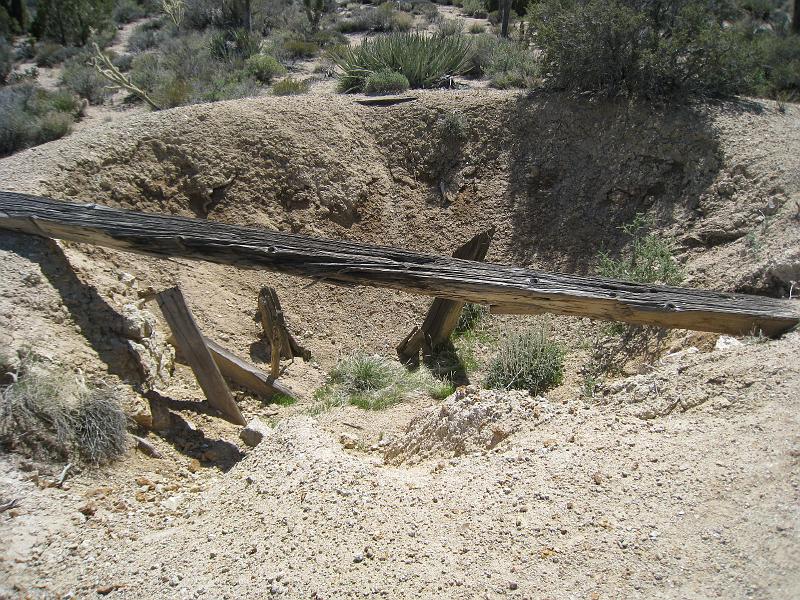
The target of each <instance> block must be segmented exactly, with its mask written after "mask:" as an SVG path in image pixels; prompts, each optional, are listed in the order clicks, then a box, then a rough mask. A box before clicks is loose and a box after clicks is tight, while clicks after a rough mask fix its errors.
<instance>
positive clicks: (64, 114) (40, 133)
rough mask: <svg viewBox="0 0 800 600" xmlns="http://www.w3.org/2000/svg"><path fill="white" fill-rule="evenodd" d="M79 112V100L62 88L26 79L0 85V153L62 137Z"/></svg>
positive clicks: (8, 152)
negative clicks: (49, 87) (55, 89)
mask: <svg viewBox="0 0 800 600" xmlns="http://www.w3.org/2000/svg"><path fill="white" fill-rule="evenodd" d="M80 111H81V105H80V101H79V100H78V99H77V98H76V97H75V96H73V95H72V94H70V93H69V92H66V91H59V92H48V91H46V90H44V89H42V88H40V87H38V86H37V85H35V84H34V83H30V82H27V83H21V84H19V85H10V86H7V87H3V88H0V155H2V156H5V155H7V154H11V153H12V152H16V151H17V150H22V149H24V148H29V147H31V146H35V145H37V144H42V143H45V142H49V141H52V140H55V139H58V138H60V137H63V136H64V135H66V134H67V133H69V131H70V129H71V126H72V122H73V121H74V120H75V118H77V117H78V116H79V115H80Z"/></svg>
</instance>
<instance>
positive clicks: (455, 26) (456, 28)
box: [436, 19, 464, 35]
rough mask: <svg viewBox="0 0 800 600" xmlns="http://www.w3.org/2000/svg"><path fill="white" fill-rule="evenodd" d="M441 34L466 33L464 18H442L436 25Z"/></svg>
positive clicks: (437, 31)
mask: <svg viewBox="0 0 800 600" xmlns="http://www.w3.org/2000/svg"><path fill="white" fill-rule="evenodd" d="M436 33H438V34H439V35H459V34H462V33H464V19H442V20H441V21H439V23H438V24H437V25H436Z"/></svg>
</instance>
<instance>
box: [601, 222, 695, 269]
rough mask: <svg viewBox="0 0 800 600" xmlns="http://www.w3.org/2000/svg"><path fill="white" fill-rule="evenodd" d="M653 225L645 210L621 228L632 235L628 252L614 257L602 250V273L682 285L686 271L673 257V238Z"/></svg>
mask: <svg viewBox="0 0 800 600" xmlns="http://www.w3.org/2000/svg"><path fill="white" fill-rule="evenodd" d="M651 228H652V221H651V220H649V219H648V218H647V217H646V216H645V215H644V214H642V213H639V214H637V215H636V216H635V217H634V218H633V220H632V221H631V222H630V223H626V224H624V225H622V226H621V227H620V229H621V230H622V232H623V233H624V234H625V235H626V236H628V237H629V238H630V243H629V245H628V252H627V255H625V256H620V257H619V258H612V257H611V256H610V255H609V254H608V253H607V252H600V254H599V255H598V259H599V267H598V273H599V274H600V275H601V276H603V277H610V278H612V279H622V280H624V281H633V282H637V283H661V284H665V285H677V284H679V283H680V282H681V281H682V280H683V271H682V270H681V268H680V266H679V265H678V263H677V262H676V261H675V258H674V257H673V245H672V241H671V240H669V239H667V238H664V237H662V236H660V235H658V234H656V233H652V232H651V231H650V229H651Z"/></svg>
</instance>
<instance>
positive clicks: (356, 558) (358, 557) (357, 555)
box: [353, 553, 364, 563]
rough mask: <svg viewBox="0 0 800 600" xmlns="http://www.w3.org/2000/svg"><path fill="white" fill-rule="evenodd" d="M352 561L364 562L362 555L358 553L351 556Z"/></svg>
mask: <svg viewBox="0 0 800 600" xmlns="http://www.w3.org/2000/svg"><path fill="white" fill-rule="evenodd" d="M353 562H354V563H360V562H364V555H363V554H360V553H359V554H356V555H355V556H353Z"/></svg>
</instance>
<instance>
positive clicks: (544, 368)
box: [486, 327, 565, 394]
mask: <svg viewBox="0 0 800 600" xmlns="http://www.w3.org/2000/svg"><path fill="white" fill-rule="evenodd" d="M564 355H565V352H564V350H563V349H562V348H561V346H559V345H558V344H556V343H554V342H552V341H550V340H549V339H548V338H547V331H546V330H545V328H544V327H540V328H538V329H530V330H527V331H523V332H514V333H511V334H509V335H508V337H507V338H506V339H505V340H503V342H502V343H501V344H500V347H499V349H498V353H497V356H496V357H495V358H494V359H493V360H492V362H491V363H490V364H489V370H488V376H487V378H486V385H487V386H488V387H491V388H495V389H505V390H508V389H516V390H528V391H530V392H531V393H532V394H538V393H540V392H544V391H547V390H549V389H551V388H554V387H556V386H557V385H560V384H561V382H562V380H563V378H564Z"/></svg>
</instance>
